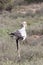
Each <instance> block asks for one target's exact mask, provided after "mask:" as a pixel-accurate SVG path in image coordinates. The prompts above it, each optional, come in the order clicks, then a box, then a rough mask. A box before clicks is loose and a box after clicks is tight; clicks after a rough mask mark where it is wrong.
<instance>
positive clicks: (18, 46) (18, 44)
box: [16, 39, 20, 59]
mask: <svg viewBox="0 0 43 65" xmlns="http://www.w3.org/2000/svg"><path fill="white" fill-rule="evenodd" d="M18 40H19V39H16V44H17V53H18V58H19V59H20V43H18Z"/></svg>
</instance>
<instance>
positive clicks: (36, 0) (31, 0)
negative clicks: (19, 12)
mask: <svg viewBox="0 0 43 65" xmlns="http://www.w3.org/2000/svg"><path fill="white" fill-rule="evenodd" d="M24 1H27V2H28V3H32V2H36V3H38V2H43V0H24Z"/></svg>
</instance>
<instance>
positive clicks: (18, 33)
mask: <svg viewBox="0 0 43 65" xmlns="http://www.w3.org/2000/svg"><path fill="white" fill-rule="evenodd" d="M14 34H15V36H17V37H22V36H21V33H20V32H19V31H18V30H17V31H16V32H14Z"/></svg>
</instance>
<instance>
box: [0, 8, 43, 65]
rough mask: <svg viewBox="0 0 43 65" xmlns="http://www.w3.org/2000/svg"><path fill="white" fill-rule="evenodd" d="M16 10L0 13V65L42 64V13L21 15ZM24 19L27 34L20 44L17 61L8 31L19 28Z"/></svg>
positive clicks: (13, 43)
mask: <svg viewBox="0 0 43 65" xmlns="http://www.w3.org/2000/svg"><path fill="white" fill-rule="evenodd" d="M24 8H25V7H24ZM17 11H18V9H17V10H16V11H15V10H13V11H12V12H11V13H9V12H7V11H3V12H2V14H0V65H42V64H43V15H40V14H39V13H38V14H36V13H35V14H33V13H32V14H31V13H30V15H29V14H28V15H27V13H26V14H23V15H21V13H20V12H17ZM25 11H26V10H25ZM28 13H29V12H28ZM24 20H25V21H27V25H28V27H27V34H28V36H27V39H26V40H25V42H23V43H22V44H21V61H20V62H17V60H18V58H17V50H16V43H15V39H12V38H10V36H9V35H8V33H10V32H13V31H15V30H17V29H18V28H20V27H19V26H20V23H21V22H22V21H24ZM36 34H37V35H36Z"/></svg>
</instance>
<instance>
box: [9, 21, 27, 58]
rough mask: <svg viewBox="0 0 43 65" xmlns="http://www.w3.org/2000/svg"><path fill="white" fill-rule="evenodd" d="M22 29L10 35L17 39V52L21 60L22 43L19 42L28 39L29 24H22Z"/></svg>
mask: <svg viewBox="0 0 43 65" xmlns="http://www.w3.org/2000/svg"><path fill="white" fill-rule="evenodd" d="M21 27H22V28H21V29H18V30H17V31H15V32H12V33H10V34H9V35H10V36H11V37H14V36H15V37H16V45H17V52H18V57H19V58H20V43H18V42H19V41H20V42H21V41H24V40H25V39H26V37H27V34H26V27H27V23H26V22H25V21H24V22H22V24H21Z"/></svg>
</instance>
